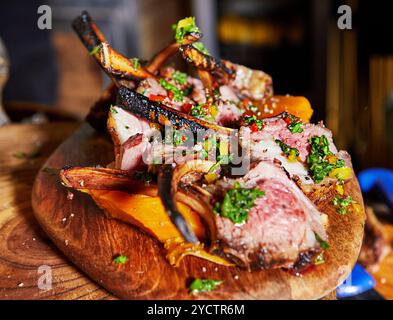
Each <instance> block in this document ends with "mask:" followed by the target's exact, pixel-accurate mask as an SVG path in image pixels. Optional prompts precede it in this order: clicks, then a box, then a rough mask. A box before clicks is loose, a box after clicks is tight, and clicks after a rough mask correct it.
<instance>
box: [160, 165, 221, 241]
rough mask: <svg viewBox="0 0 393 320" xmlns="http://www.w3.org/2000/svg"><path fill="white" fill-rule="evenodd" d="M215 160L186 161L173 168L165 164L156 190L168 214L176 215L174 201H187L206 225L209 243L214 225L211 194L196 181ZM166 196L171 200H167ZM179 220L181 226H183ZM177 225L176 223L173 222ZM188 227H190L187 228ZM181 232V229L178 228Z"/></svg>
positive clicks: (212, 235)
mask: <svg viewBox="0 0 393 320" xmlns="http://www.w3.org/2000/svg"><path fill="white" fill-rule="evenodd" d="M214 164H215V162H212V161H204V160H193V161H188V162H187V163H185V164H182V165H178V166H176V167H175V168H174V167H173V166H172V165H165V166H164V169H163V172H162V174H161V176H160V179H159V180H158V190H159V195H160V197H161V200H162V202H163V204H164V207H165V209H166V212H167V213H168V215H169V216H171V215H172V216H176V215H178V210H177V207H176V204H175V202H174V201H177V200H179V201H181V202H183V203H187V204H188V205H189V206H190V207H191V208H192V209H193V210H194V211H195V212H197V213H198V214H199V215H200V216H201V218H202V220H203V221H204V223H205V225H206V226H207V227H208V230H207V231H208V237H209V242H210V245H214V244H215V242H216V241H215V240H216V239H215V235H216V227H215V223H214V217H213V208H212V207H211V205H210V202H211V197H212V195H211V194H210V193H209V192H207V191H205V190H204V189H202V188H199V187H198V185H197V184H196V182H197V181H198V180H201V179H202V178H203V177H204V175H205V174H207V173H209V172H210V169H211V168H212V167H213V166H214ZM168 198H170V199H172V200H170V201H169V200H168ZM182 223H183V221H182V222H181V228H187V226H186V227H184V225H183V224H182ZM175 225H176V226H177V224H175ZM188 229H190V228H188ZM179 231H180V232H181V233H182V230H181V229H180V228H179Z"/></svg>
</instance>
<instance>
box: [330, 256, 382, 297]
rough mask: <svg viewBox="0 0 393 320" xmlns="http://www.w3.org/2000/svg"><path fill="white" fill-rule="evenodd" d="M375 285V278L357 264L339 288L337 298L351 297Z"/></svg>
mask: <svg viewBox="0 0 393 320" xmlns="http://www.w3.org/2000/svg"><path fill="white" fill-rule="evenodd" d="M374 287H375V280H374V279H373V277H372V276H371V275H370V274H368V273H367V271H366V270H364V269H363V268H362V267H361V266H360V265H359V264H356V265H355V268H353V270H352V273H351V275H350V276H349V277H348V278H347V279H346V280H345V281H344V283H343V284H342V285H341V286H339V287H338V288H337V298H339V299H342V298H349V297H353V296H356V295H359V294H362V293H365V292H367V291H369V290H371V289H373V288H374Z"/></svg>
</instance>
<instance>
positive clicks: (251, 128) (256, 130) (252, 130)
mask: <svg viewBox="0 0 393 320" xmlns="http://www.w3.org/2000/svg"><path fill="white" fill-rule="evenodd" d="M250 130H251V132H258V131H259V129H258V126H257V124H256V123H255V122H254V123H253V124H252V125H251V126H250Z"/></svg>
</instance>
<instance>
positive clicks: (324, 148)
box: [307, 136, 345, 183]
mask: <svg viewBox="0 0 393 320" xmlns="http://www.w3.org/2000/svg"><path fill="white" fill-rule="evenodd" d="M309 143H310V149H311V150H310V154H309V155H308V156H307V165H308V169H309V171H310V173H311V177H312V178H313V180H314V181H315V182H316V183H319V182H321V181H322V180H323V179H324V178H325V177H326V176H327V175H329V173H330V172H331V171H332V170H333V169H337V168H342V167H344V166H345V161H344V160H337V159H336V160H335V161H329V157H330V158H334V156H333V153H332V152H331V151H330V149H329V141H328V139H327V138H326V136H321V137H313V138H310V139H309Z"/></svg>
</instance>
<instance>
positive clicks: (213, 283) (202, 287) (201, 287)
mask: <svg viewBox="0 0 393 320" xmlns="http://www.w3.org/2000/svg"><path fill="white" fill-rule="evenodd" d="M223 282H224V281H222V280H211V279H195V280H194V281H193V282H192V283H191V284H190V293H191V294H197V293H203V292H211V291H214V290H216V288H217V286H219V285H220V284H222V283H223Z"/></svg>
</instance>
